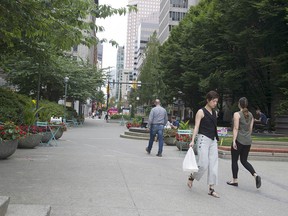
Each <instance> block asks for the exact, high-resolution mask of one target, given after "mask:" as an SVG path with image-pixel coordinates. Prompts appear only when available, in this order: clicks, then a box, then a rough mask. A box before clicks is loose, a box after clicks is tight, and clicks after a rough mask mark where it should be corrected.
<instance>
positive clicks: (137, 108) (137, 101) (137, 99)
mask: <svg viewBox="0 0 288 216" xmlns="http://www.w3.org/2000/svg"><path fill="white" fill-rule="evenodd" d="M139 100H140V98H139V97H138V96H137V97H136V103H137V104H136V114H137V113H138V110H139ZM139 112H140V111H139Z"/></svg>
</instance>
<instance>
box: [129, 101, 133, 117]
mask: <svg viewBox="0 0 288 216" xmlns="http://www.w3.org/2000/svg"><path fill="white" fill-rule="evenodd" d="M129 108H130V120H131V119H132V104H130V105H129Z"/></svg>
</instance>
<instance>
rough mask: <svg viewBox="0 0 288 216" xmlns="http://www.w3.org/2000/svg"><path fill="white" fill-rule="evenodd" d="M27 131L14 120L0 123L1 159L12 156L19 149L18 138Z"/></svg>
mask: <svg viewBox="0 0 288 216" xmlns="http://www.w3.org/2000/svg"><path fill="white" fill-rule="evenodd" d="M25 135H26V133H25V132H24V131H22V130H21V128H20V127H19V126H17V125H15V124H14V123H13V122H5V123H4V124H3V125H0V159H6V158H8V157H10V156H11V155H12V154H14V152H15V151H16V149H17V146H18V140H19V139H20V138H21V137H23V136H25Z"/></svg>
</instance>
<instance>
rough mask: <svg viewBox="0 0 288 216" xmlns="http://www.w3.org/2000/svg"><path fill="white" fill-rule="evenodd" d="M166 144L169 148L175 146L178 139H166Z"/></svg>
mask: <svg viewBox="0 0 288 216" xmlns="http://www.w3.org/2000/svg"><path fill="white" fill-rule="evenodd" d="M164 142H165V143H166V145H168V146H175V145H176V138H175V137H164Z"/></svg>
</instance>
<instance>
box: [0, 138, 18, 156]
mask: <svg viewBox="0 0 288 216" xmlns="http://www.w3.org/2000/svg"><path fill="white" fill-rule="evenodd" d="M17 146H18V140H5V141H0V159H6V158H8V157H10V156H11V155H12V154H14V152H15V151H16V149H17Z"/></svg>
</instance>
